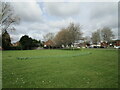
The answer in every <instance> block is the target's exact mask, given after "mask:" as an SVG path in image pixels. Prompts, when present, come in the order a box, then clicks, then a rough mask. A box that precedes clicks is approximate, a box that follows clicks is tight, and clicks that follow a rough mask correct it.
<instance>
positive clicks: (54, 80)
mask: <svg viewBox="0 0 120 90" xmlns="http://www.w3.org/2000/svg"><path fill="white" fill-rule="evenodd" d="M2 54H3V56H2V57H3V61H2V63H3V64H2V65H3V66H2V69H3V77H2V78H3V79H2V80H3V81H2V82H3V83H2V85H3V88H117V87H118V50H107V49H82V50H26V51H3V53H2Z"/></svg>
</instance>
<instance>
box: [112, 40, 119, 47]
mask: <svg viewBox="0 0 120 90" xmlns="http://www.w3.org/2000/svg"><path fill="white" fill-rule="evenodd" d="M112 43H113V45H114V46H120V39H116V40H113V42H112Z"/></svg>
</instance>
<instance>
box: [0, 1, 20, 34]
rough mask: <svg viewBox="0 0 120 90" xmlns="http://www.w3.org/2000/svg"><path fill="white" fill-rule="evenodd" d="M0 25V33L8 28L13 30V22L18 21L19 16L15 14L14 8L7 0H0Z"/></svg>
mask: <svg viewBox="0 0 120 90" xmlns="http://www.w3.org/2000/svg"><path fill="white" fill-rule="evenodd" d="M0 4H1V6H0V8H1V9H0V10H1V12H0V27H1V31H2V34H4V32H5V31H6V30H8V29H11V30H15V28H14V27H13V24H15V23H18V22H19V21H20V18H19V17H18V16H17V15H15V13H14V9H13V7H12V6H11V4H10V3H9V2H0Z"/></svg>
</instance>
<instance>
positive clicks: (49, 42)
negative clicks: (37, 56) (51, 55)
mask: <svg viewBox="0 0 120 90" xmlns="http://www.w3.org/2000/svg"><path fill="white" fill-rule="evenodd" d="M54 46H55V43H54V42H53V41H52V40H48V41H46V42H44V48H52V47H54Z"/></svg>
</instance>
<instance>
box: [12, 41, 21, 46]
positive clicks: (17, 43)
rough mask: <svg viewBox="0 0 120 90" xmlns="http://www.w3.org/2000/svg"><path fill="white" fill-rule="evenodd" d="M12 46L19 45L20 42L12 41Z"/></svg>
mask: <svg viewBox="0 0 120 90" xmlns="http://www.w3.org/2000/svg"><path fill="white" fill-rule="evenodd" d="M12 46H14V47H16V46H20V42H16V43H13V44H12Z"/></svg>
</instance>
